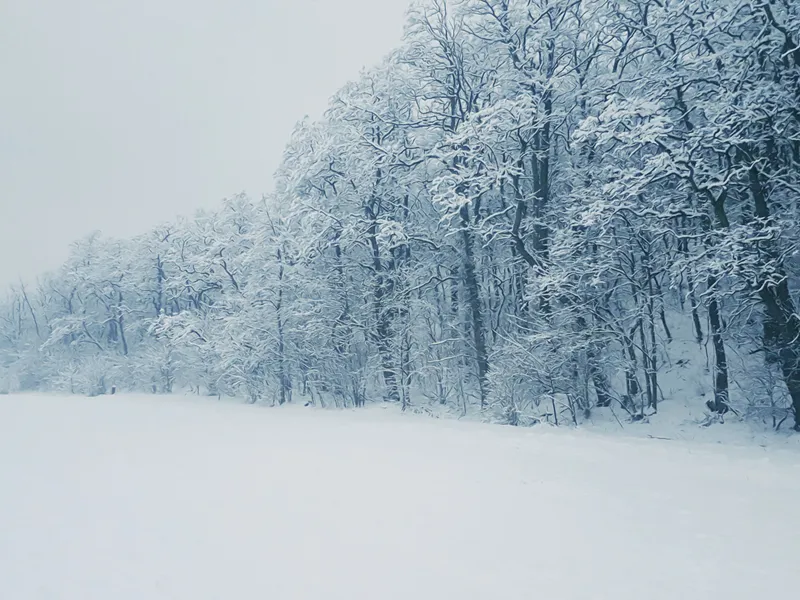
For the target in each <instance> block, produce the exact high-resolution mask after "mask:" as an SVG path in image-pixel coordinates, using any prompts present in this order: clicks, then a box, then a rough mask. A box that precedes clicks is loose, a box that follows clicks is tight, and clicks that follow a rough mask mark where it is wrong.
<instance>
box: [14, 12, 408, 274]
mask: <svg viewBox="0 0 800 600" xmlns="http://www.w3.org/2000/svg"><path fill="white" fill-rule="evenodd" d="M407 5H408V0H336V1H323V0H291V1H287V0H224V1H223V0H218V1H214V0H138V1H136V2H131V1H122V0H77V1H71V2H64V0H5V1H4V2H2V3H0V75H2V93H0V285H4V284H8V283H11V282H13V281H16V280H17V279H18V278H19V277H22V278H24V279H26V280H31V279H33V278H34V277H35V276H36V275H37V274H39V273H40V272H42V271H43V270H46V269H51V268H55V267H57V266H58V264H59V263H60V262H61V261H62V260H63V259H64V258H65V257H66V254H67V252H68V249H69V244H70V242H71V241H73V240H75V239H76V238H79V237H81V236H83V235H86V234H87V233H90V232H91V231H94V230H102V231H103V232H104V233H106V234H109V235H116V236H128V235H134V234H137V233H140V232H143V231H146V230H147V229H148V228H150V227H152V226H154V225H157V224H158V223H160V222H162V221H166V220H169V219H172V218H174V217H175V216H176V215H178V214H191V213H193V212H194V211H195V210H196V209H198V208H202V207H213V206H215V205H216V204H217V203H218V202H219V200H220V199H221V198H223V197H225V196H229V195H232V194H234V193H237V192H240V191H246V192H248V193H249V194H251V195H253V196H256V197H257V196H259V195H260V194H262V193H263V192H266V191H268V190H269V189H270V187H271V178H272V173H273V172H274V170H275V169H276V167H277V166H278V163H279V161H280V157H281V153H282V150H283V147H284V144H285V143H286V141H287V138H288V136H289V134H290V132H291V130H292V128H293V126H294V124H295V123H296V122H297V121H298V120H299V119H301V118H302V117H303V116H304V115H306V114H308V115H310V116H312V117H315V116H319V115H321V113H322V111H323V110H324V109H325V106H326V103H327V100H328V98H329V97H330V96H331V95H332V94H333V93H334V92H335V91H336V90H337V89H338V88H339V87H341V85H343V84H344V83H345V82H346V81H348V80H350V79H354V78H355V77H357V76H358V73H359V71H360V69H361V68H362V67H364V66H369V65H371V64H374V63H376V62H378V61H379V60H380V59H381V57H382V56H383V55H384V54H386V53H387V52H389V51H390V50H391V49H392V47H394V46H395V45H396V44H397V43H398V42H399V41H400V38H401V34H402V25H403V14H404V12H405V10H406V8H407Z"/></svg>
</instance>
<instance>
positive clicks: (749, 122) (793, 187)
mask: <svg viewBox="0 0 800 600" xmlns="http://www.w3.org/2000/svg"><path fill="white" fill-rule="evenodd" d="M799 31H800V8H799V5H798V4H797V3H796V2H793V1H789V0H764V1H758V2H753V1H742V0H703V1H696V0H692V1H689V0H671V1H668V2H652V1H649V0H617V1H615V2H606V1H600V0H589V1H581V2H574V1H571V0H570V1H567V0H449V1H448V0H432V1H428V2H423V3H419V4H417V5H415V7H414V8H413V9H412V10H411V11H410V12H409V14H408V22H407V27H406V34H405V41H404V43H403V44H402V46H401V47H399V48H398V49H397V50H396V51H395V52H394V53H393V54H392V55H391V56H389V57H387V58H386V59H385V61H384V62H383V63H382V64H381V65H379V66H377V67H375V68H373V69H371V70H369V71H366V72H365V73H363V75H362V76H361V78H360V79H359V80H358V81H356V82H353V83H350V84H348V85H347V86H345V87H344V88H343V89H341V90H340V91H339V92H338V93H336V94H335V96H334V97H333V98H332V100H331V103H330V107H329V110H328V111H327V113H326V114H325V116H324V118H323V119H322V120H320V121H318V122H310V121H303V122H301V123H300V124H298V126H297V127H296V129H295V132H294V134H293V135H292V138H291V139H290V140H289V143H288V146H287V148H286V152H285V158H284V161H283V164H282V165H281V167H280V169H279V171H278V173H277V174H276V186H275V190H274V191H273V193H271V194H270V195H269V196H267V197H265V198H264V199H262V200H261V201H253V200H250V199H248V198H245V197H235V198H232V199H230V200H229V201H227V202H226V203H225V205H224V206H223V207H222V208H221V209H220V210H218V211H217V212H214V213H202V214H198V215H197V216H196V217H195V218H194V219H189V220H183V221H178V222H175V223H171V224H168V225H164V226H162V227H159V228H157V229H156V230H154V231H152V232H151V233H149V234H148V235H145V236H142V237H140V238H136V239H132V240H125V241H118V240H108V239H104V238H102V237H99V236H91V237H89V238H87V239H85V240H82V241H80V242H78V243H76V245H75V246H74V248H73V252H72V255H71V257H70V259H69V260H68V261H67V263H65V264H64V266H63V267H62V268H61V269H60V270H59V271H58V272H56V273H52V274H50V275H48V276H46V277H43V278H41V279H40V280H39V283H38V286H37V287H36V289H26V288H23V287H17V288H15V289H13V290H11V292H10V294H9V296H8V299H7V301H6V302H5V303H4V304H3V305H2V308H0V311H1V312H2V320H0V369H2V371H0V384H2V385H3V386H5V387H6V388H9V389H16V388H21V389H30V388H54V389H62V390H64V389H66V390H70V391H73V392H81V393H90V394H92V393H103V392H104V391H108V390H109V389H110V387H111V386H112V385H114V386H118V387H121V388H126V389H141V390H149V391H154V392H170V391H172V390H173V389H175V388H176V387H192V388H194V389H197V390H198V391H199V390H203V391H204V392H206V393H211V394H237V395H243V396H246V397H248V398H249V399H251V400H252V401H254V402H255V401H258V400H268V401H271V402H272V401H277V402H289V401H292V399H293V398H294V397H295V396H296V395H298V394H299V395H302V396H303V397H304V398H305V399H304V401H309V400H310V401H313V402H319V403H323V404H327V403H334V404H337V405H356V406H359V405H362V404H364V403H365V402H367V401H371V400H378V399H385V400H388V401H393V402H400V403H402V404H403V406H409V405H417V404H420V403H439V404H442V405H448V406H450V407H452V408H454V409H456V410H459V411H462V412H466V411H468V410H470V409H471V408H472V407H480V408H482V409H485V410H487V411H490V413H491V414H493V415H496V416H499V417H501V418H502V419H504V420H506V421H508V422H511V423H526V422H535V421H537V420H549V421H553V422H565V421H566V422H575V423H577V422H580V421H582V420H584V419H586V418H587V416H588V415H590V414H591V411H592V410H593V409H594V408H595V407H609V406H611V407H615V408H616V409H620V412H621V414H626V415H627V417H628V418H630V419H641V418H645V417H646V416H647V415H648V414H650V413H653V412H655V411H657V410H658V405H659V403H660V402H661V401H662V400H663V399H665V390H664V387H663V386H662V385H661V380H660V375H661V373H662V371H663V367H664V365H665V364H669V363H670V362H671V360H672V358H671V355H670V342H671V341H672V340H673V337H674V335H673V334H674V333H675V331H691V332H692V333H691V334H690V335H691V337H693V338H695V339H696V341H697V343H698V344H701V345H704V344H707V348H708V353H709V355H710V360H709V372H708V380H709V386H710V388H711V389H712V390H713V399H710V400H708V408H709V409H710V411H711V412H713V413H719V414H723V413H727V412H728V411H729V410H731V409H733V410H737V411H739V412H741V411H740V410H739V409H744V408H747V406H746V405H748V404H749V405H750V406H753V405H755V406H760V407H762V408H763V407H764V406H767V403H768V406H769V411H770V415H769V416H770V417H771V418H772V419H773V420H774V422H775V424H776V425H777V424H778V423H780V422H782V421H783V420H784V419H786V418H787V417H789V416H790V414H791V413H790V411H791V410H792V409H793V410H794V411H795V412H800V317H798V314H797V309H796V303H797V294H796V290H797V275H798V259H797V244H798V240H800V230H798V200H800V109H798V107H800V34H799V33H797V32H799ZM684 323H685V324H686V325H685V326H684ZM731 354H734V355H735V356H736V357H737V360H738V357H740V356H746V357H750V358H749V363H748V364H749V365H750V366H749V367H748V368H749V369H750V370H751V372H752V374H753V377H758V378H761V379H763V380H764V381H766V380H769V381H771V382H774V385H772V386H771V387H770V389H769V391H767V390H763V393H759V391H758V390H759V389H760V387H759V386H754V385H753V380H752V379H747V380H744V379H742V380H741V381H736V380H734V375H735V374H734V373H733V372H729V363H731V358H730V357H731ZM756 373H758V375H756ZM698 401H699V400H698ZM762 413H763V410H762V411H761V412H760V413H759V414H762Z"/></svg>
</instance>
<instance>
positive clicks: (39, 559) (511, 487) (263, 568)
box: [0, 396, 800, 600]
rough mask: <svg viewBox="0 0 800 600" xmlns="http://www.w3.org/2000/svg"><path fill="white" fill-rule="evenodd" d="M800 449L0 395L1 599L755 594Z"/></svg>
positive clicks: (374, 415)
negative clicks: (717, 444)
mask: <svg viewBox="0 0 800 600" xmlns="http://www.w3.org/2000/svg"><path fill="white" fill-rule="evenodd" d="M799 507H800V453H797V452H794V451H790V450H788V449H775V448H768V449H765V448H761V447H758V446H730V447H729V446H721V445H719V446H713V445H701V444H694V443H691V442H686V441H661V440H652V439H635V438H631V437H610V436H607V437H603V436H597V435H587V434H584V433H582V432H574V431H552V430H548V429H546V428H544V427H541V428H535V429H529V430H517V429H511V428H507V427H498V426H488V425H480V424H476V423H459V422H454V421H446V420H434V419H423V418H419V417H403V416H401V415H398V414H396V413H394V412H393V411H380V410H371V411H360V412H350V411H343V412H336V411H318V410H314V409H310V408H302V407H290V408H286V409H269V408H265V407H257V406H244V405H239V404H233V403H225V402H222V403H217V402H213V401H208V400H204V399H196V398H191V399H190V398H153V397H120V396H115V397H105V398H94V399H88V398H60V397H43V396H7V397H0V598H8V599H14V600H29V599H34V598H35V599H45V598H47V599H54V598H57V599H63V600H107V599H110V598H113V599H115V600H140V599H148V600H162V599H187V600H189V599H191V600H205V599H212V598H219V599H248V598H259V599H264V598H269V599H271V600H272V599H283V598H286V599H290V598H291V599H293V598H304V599H305V598H308V599H316V598H319V599H323V598H324V599H333V598H343V599H348V600H361V599H392V598H398V599H400V598H403V599H406V598H415V599H420V600H422V599H429V598H430V599H436V600H441V599H446V598H457V599H469V598H486V599H500V598H502V599H504V600H505V599H516V598H519V599H529V598H541V599H547V600H553V599H576V600H577V599H587V598H613V599H614V600H627V599H632V600H633V599H635V600H644V599H647V600H656V599H662V598H663V599H670V600H674V599H675V598H697V599H703V600H707V599H711V598H724V599H726V600H733V599H738V598H742V599H745V598H746V599H752V598H770V597H790V596H791V595H792V594H793V593H795V592H796V590H797V589H798V587H800V570H798V569H797V562H798V556H800V512H799V511H800V508H799Z"/></svg>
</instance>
